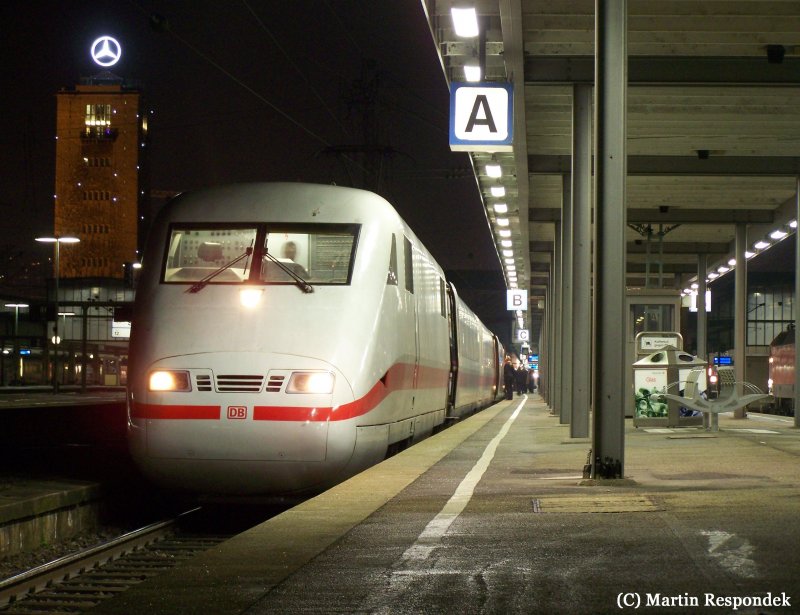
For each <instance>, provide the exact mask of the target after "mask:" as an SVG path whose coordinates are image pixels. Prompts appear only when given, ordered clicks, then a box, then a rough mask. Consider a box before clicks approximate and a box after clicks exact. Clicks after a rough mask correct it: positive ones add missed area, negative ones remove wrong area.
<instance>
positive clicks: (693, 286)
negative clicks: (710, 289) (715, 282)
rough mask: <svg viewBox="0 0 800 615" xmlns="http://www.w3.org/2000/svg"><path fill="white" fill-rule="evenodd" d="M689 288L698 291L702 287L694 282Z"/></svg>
mask: <svg viewBox="0 0 800 615" xmlns="http://www.w3.org/2000/svg"><path fill="white" fill-rule="evenodd" d="M689 288H691V289H692V290H697V289H698V288H700V285H699V284H698V283H697V282H692V283H691V285H690V286H689Z"/></svg>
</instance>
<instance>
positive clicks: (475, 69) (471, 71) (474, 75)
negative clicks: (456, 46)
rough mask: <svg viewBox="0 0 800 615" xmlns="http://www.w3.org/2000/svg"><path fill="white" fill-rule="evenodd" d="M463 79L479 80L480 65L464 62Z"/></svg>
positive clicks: (473, 81)
mask: <svg viewBox="0 0 800 615" xmlns="http://www.w3.org/2000/svg"><path fill="white" fill-rule="evenodd" d="M464 79H466V80H467V81H470V82H472V83H475V82H478V81H480V80H481V67H480V66H474V65H469V64H465V65H464Z"/></svg>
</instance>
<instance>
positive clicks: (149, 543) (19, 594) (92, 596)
mask: <svg viewBox="0 0 800 615" xmlns="http://www.w3.org/2000/svg"><path fill="white" fill-rule="evenodd" d="M200 510H201V509H200V508H195V509H192V510H190V511H187V512H185V513H182V514H181V515H178V516H177V517H175V518H173V519H169V520H165V521H160V522H158V523H153V524H150V525H148V526H146V527H143V528H141V529H138V530H134V531H132V532H128V533H126V534H124V535H122V536H119V537H118V538H115V539H113V540H111V541H108V542H106V543H104V544H101V545H98V546H96V547H92V548H90V549H86V550H83V551H81V552H78V553H75V554H73V555H68V556H65V557H62V558H59V559H57V560H54V561H52V562H49V563H47V564H44V565H42V566H38V567H36V568H34V569H32V570H28V571H26V572H24V573H21V574H18V575H16V576H13V577H11V578H9V579H6V580H4V581H0V613H2V614H3V615H31V614H33V613H59V614H66V613H81V612H83V611H86V610H88V609H91V608H93V607H94V606H96V605H97V604H98V603H99V602H101V601H102V600H104V599H106V598H110V597H112V596H114V595H116V594H118V593H120V592H123V591H125V590H126V589H128V588H129V587H132V586H133V585H136V584H138V583H141V582H142V581H144V580H146V579H148V578H150V577H153V576H156V575H158V574H161V573H163V572H165V571H167V570H169V569H170V568H172V567H174V566H175V565H176V564H178V563H180V562H182V561H185V560H187V559H189V558H191V557H193V556H194V555H196V554H197V553H200V552H202V551H205V550H207V549H209V548H211V547H213V546H215V545H217V544H219V543H220V542H222V541H224V540H226V539H227V538H229V537H230V536H231V535H232V534H224V535H214V534H207V533H205V532H199V533H198V532H184V531H182V526H183V525H184V524H185V522H186V521H187V520H189V519H190V518H192V517H193V516H195V515H196V514H197V513H198V512H199V511H200Z"/></svg>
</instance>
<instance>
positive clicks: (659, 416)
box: [633, 346, 706, 427]
mask: <svg viewBox="0 0 800 615" xmlns="http://www.w3.org/2000/svg"><path fill="white" fill-rule="evenodd" d="M705 367H706V362H705V361H703V360H702V359H700V358H699V357H696V356H694V355H691V354H689V353H688V352H685V351H683V350H678V349H677V348H674V347H671V346H666V347H664V348H662V349H661V350H659V351H657V352H654V353H652V354H649V355H647V356H646V357H644V358H642V359H639V360H638V361H636V362H635V363H634V364H633V387H634V394H633V397H634V411H633V424H634V426H635V427H645V426H649V427H686V426H690V425H702V424H703V415H702V414H701V413H695V412H694V411H691V410H689V409H688V408H685V407H682V406H681V405H680V403H679V402H676V401H667V400H665V399H664V398H662V397H660V395H659V393H672V394H675V395H678V394H680V393H681V392H682V391H683V389H684V387H685V383H686V381H687V379H688V378H689V374H690V373H691V372H692V370H699V371H700V373H696V374H694V376H693V377H697V378H698V383H697V384H698V388H699V390H700V391H704V390H705V388H706V384H705Z"/></svg>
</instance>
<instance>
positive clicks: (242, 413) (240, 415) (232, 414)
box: [228, 406, 247, 419]
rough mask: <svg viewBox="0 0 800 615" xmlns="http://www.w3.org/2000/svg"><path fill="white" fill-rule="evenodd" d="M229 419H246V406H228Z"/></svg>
mask: <svg viewBox="0 0 800 615" xmlns="http://www.w3.org/2000/svg"><path fill="white" fill-rule="evenodd" d="M228 418H229V419H246V418H247V406H228Z"/></svg>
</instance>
